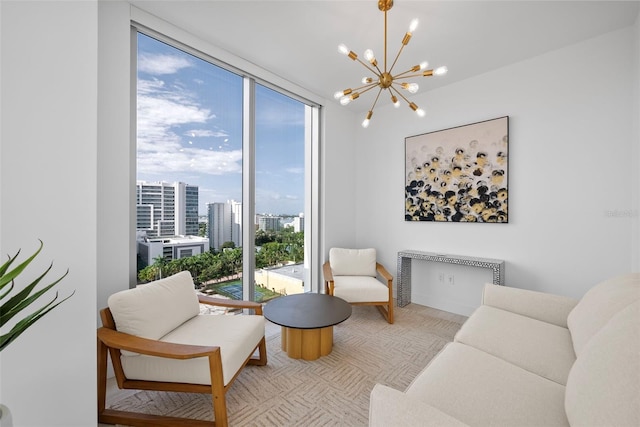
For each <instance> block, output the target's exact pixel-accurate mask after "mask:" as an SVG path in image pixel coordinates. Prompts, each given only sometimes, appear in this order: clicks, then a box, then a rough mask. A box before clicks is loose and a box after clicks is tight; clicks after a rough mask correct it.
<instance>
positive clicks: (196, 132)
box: [185, 129, 229, 138]
mask: <svg viewBox="0 0 640 427" xmlns="http://www.w3.org/2000/svg"><path fill="white" fill-rule="evenodd" d="M185 135H186V136H190V137H192V138H199V137H214V138H222V137H227V136H229V134H228V133H227V132H225V131H222V130H210V129H193V130H190V131H187V132H185Z"/></svg>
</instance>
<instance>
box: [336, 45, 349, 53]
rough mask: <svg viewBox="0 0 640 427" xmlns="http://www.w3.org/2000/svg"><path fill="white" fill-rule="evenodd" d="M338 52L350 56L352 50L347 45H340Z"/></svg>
mask: <svg viewBox="0 0 640 427" xmlns="http://www.w3.org/2000/svg"><path fill="white" fill-rule="evenodd" d="M338 52H340V53H341V54H343V55H349V52H350V50H349V48H348V47H347V45H345V44H340V45H338Z"/></svg>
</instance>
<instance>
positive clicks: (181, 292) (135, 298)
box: [108, 271, 200, 340]
mask: <svg viewBox="0 0 640 427" xmlns="http://www.w3.org/2000/svg"><path fill="white" fill-rule="evenodd" d="M108 304H109V309H110V310H111V314H112V315H113V320H114V321H115V323H116V329H117V330H118V331H119V332H124V333H126V334H130V335H135V336H138V337H142V338H148V339H153V340H158V339H160V338H162V337H163V336H165V335H166V334H168V333H169V332H171V331H172V330H174V329H175V328H177V327H178V326H180V325H181V324H183V323H184V322H186V321H187V320H189V319H191V318H192V317H194V316H197V315H198V314H199V313H200V304H199V303H198V296H197V295H196V293H195V289H194V286H193V279H192V278H191V273H190V272H188V271H182V272H180V273H177V274H174V275H173V276H169V277H167V278H164V279H160V280H156V281H154V282H150V283H147V284H145V285H141V286H138V287H137V288H135V289H127V290H124V291H120V292H118V293H115V294H113V295H111V296H110V297H109V300H108Z"/></svg>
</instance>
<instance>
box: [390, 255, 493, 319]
mask: <svg viewBox="0 0 640 427" xmlns="http://www.w3.org/2000/svg"><path fill="white" fill-rule="evenodd" d="M413 259H419V260H423V261H432V262H445V263H449V264H459V265H468V266H471V267H482V268H489V269H491V270H492V271H493V284H494V285H502V286H504V261H503V260H500V259H492V258H478V257H469V256H462V255H450V254H439V253H435V252H422V251H412V250H406V251H400V252H398V274H397V280H398V289H397V290H398V295H397V301H398V307H404V306H405V305H407V304H409V303H411V260H413Z"/></svg>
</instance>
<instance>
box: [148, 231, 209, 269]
mask: <svg viewBox="0 0 640 427" xmlns="http://www.w3.org/2000/svg"><path fill="white" fill-rule="evenodd" d="M136 245H137V249H138V256H139V257H140V259H141V261H142V263H143V264H144V266H147V265H152V264H153V263H154V260H155V259H156V258H158V257H159V256H161V257H163V258H164V259H165V260H167V261H171V260H174V259H180V258H184V257H189V256H193V255H199V254H202V253H204V252H207V251H208V250H209V239H208V238H206V237H198V236H171V237H157V238H146V237H143V238H141V239H139V240H138V241H137V242H136Z"/></svg>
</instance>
